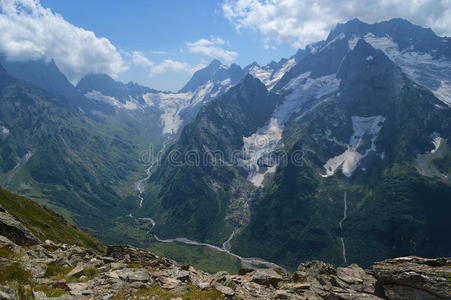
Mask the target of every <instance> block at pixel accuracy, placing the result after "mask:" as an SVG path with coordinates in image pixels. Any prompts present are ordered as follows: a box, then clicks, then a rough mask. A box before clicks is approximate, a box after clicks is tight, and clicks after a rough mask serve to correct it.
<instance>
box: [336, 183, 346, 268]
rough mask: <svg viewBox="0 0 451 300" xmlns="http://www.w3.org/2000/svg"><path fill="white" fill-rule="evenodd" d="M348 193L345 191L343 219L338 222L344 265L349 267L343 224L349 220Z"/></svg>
mask: <svg viewBox="0 0 451 300" xmlns="http://www.w3.org/2000/svg"><path fill="white" fill-rule="evenodd" d="M347 197H348V193H347V192H346V191H345V193H344V196H343V218H342V219H341V220H340V221H339V222H338V226H339V227H340V241H341V248H342V252H343V261H344V264H345V265H347V264H348V261H347V259H346V246H345V239H344V234H343V222H344V221H345V220H346V218H347V213H348V201H347Z"/></svg>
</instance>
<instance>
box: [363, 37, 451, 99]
mask: <svg viewBox="0 0 451 300" xmlns="http://www.w3.org/2000/svg"><path fill="white" fill-rule="evenodd" d="M364 39H365V41H366V42H367V43H369V44H370V45H371V46H373V47H374V48H376V49H380V50H382V51H383V52H384V53H385V55H387V56H388V57H389V58H390V59H391V60H392V61H393V62H394V63H396V64H397V65H398V66H399V67H400V68H401V69H402V71H403V72H404V73H405V74H406V75H407V76H408V77H409V78H410V79H412V80H413V81H415V82H416V83H417V84H419V85H422V86H424V87H426V88H428V89H429V90H431V91H432V92H433V93H434V95H435V96H436V97H437V98H438V99H440V100H441V101H443V102H444V103H445V104H447V105H449V106H451V61H450V60H447V59H444V58H443V59H434V58H433V57H432V56H431V55H430V54H428V53H420V52H415V51H413V50H414V49H412V48H409V49H406V50H403V51H399V47H398V45H397V44H396V43H395V42H393V40H392V39H391V38H390V37H389V36H386V37H375V36H374V35H373V34H371V33H369V34H367V35H366V36H365V37H364Z"/></svg>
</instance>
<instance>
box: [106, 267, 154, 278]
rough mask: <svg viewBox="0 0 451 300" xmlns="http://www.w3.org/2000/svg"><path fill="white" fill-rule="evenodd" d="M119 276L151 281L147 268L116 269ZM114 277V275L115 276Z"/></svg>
mask: <svg viewBox="0 0 451 300" xmlns="http://www.w3.org/2000/svg"><path fill="white" fill-rule="evenodd" d="M114 272H115V273H116V274H117V275H118V277H119V278H121V279H123V280H126V281H149V280H150V276H149V272H148V271H147V270H146V269H131V268H130V269H121V270H116V271H114ZM113 278H114V277H113Z"/></svg>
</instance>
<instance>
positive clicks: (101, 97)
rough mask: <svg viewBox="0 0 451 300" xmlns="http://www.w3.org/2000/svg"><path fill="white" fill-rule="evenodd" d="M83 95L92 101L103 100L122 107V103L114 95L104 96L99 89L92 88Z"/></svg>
mask: <svg viewBox="0 0 451 300" xmlns="http://www.w3.org/2000/svg"><path fill="white" fill-rule="evenodd" d="M85 97H86V98H88V99H91V100H94V101H99V102H104V103H107V104H109V105H112V106H116V107H122V103H121V102H120V101H119V100H117V99H116V98H114V97H111V96H106V95H104V94H102V93H101V92H99V91H96V90H92V91H90V92H87V93H86V94H85Z"/></svg>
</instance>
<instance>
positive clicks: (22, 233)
mask: <svg viewBox="0 0 451 300" xmlns="http://www.w3.org/2000/svg"><path fill="white" fill-rule="evenodd" d="M0 235H2V236H5V237H7V238H8V239H10V240H11V241H13V242H14V243H16V244H17V245H20V246H32V245H37V244H39V243H40V241H39V239H38V238H36V237H35V236H34V235H33V233H31V231H30V230H28V229H27V228H26V227H25V226H23V225H22V223H20V222H19V221H17V220H16V219H14V217H13V216H11V215H10V214H9V213H8V212H7V211H6V210H4V209H3V208H2V207H1V206H0Z"/></svg>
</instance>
